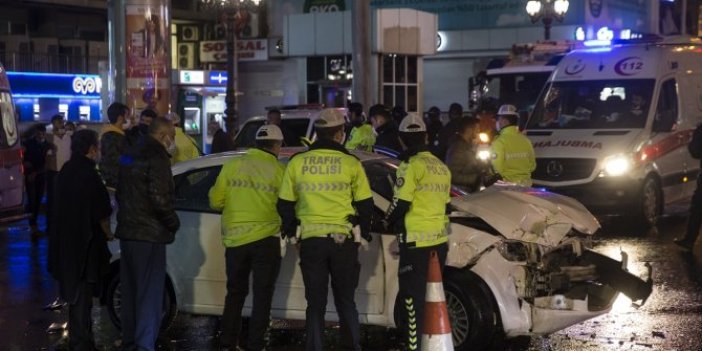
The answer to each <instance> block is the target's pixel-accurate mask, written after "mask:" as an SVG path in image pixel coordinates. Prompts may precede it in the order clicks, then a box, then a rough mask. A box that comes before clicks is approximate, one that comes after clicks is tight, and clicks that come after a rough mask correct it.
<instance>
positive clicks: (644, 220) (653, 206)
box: [635, 177, 663, 228]
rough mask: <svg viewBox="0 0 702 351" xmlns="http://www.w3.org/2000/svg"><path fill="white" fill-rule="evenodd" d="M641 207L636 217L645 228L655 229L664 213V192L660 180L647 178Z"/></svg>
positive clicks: (644, 183) (640, 198)
mask: <svg viewBox="0 0 702 351" xmlns="http://www.w3.org/2000/svg"><path fill="white" fill-rule="evenodd" d="M639 200H640V202H639V205H638V209H637V210H636V211H637V213H636V214H635V217H637V219H638V220H639V222H638V223H641V224H642V225H643V226H644V227H646V228H650V227H654V226H655V225H656V224H657V223H658V219H660V217H661V214H662V213H663V192H662V191H661V186H660V183H659V182H658V180H657V179H656V178H654V177H646V179H645V180H644V182H643V185H642V186H641V193H640V195H639Z"/></svg>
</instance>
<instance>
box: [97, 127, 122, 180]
mask: <svg viewBox="0 0 702 351" xmlns="http://www.w3.org/2000/svg"><path fill="white" fill-rule="evenodd" d="M126 149H127V138H126V136H124V135H123V134H120V133H117V132H107V133H105V134H103V135H102V137H100V152H101V153H102V156H101V157H100V163H99V167H100V174H101V175H102V179H103V180H104V181H105V185H107V186H109V187H111V188H115V189H116V188H117V180H118V178H119V158H120V157H122V155H124V152H125V151H126Z"/></svg>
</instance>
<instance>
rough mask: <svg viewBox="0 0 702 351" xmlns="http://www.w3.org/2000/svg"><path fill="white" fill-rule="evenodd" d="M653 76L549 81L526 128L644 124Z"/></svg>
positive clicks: (621, 126) (635, 125) (649, 102)
mask: <svg viewBox="0 0 702 351" xmlns="http://www.w3.org/2000/svg"><path fill="white" fill-rule="evenodd" d="M654 83H655V81H654V80H653V79H627V80H591V81H571V82H552V83H550V84H549V85H548V86H547V87H546V89H545V90H544V92H543V94H542V95H541V96H540V98H539V101H538V102H537V103H536V106H535V108H534V113H533V114H532V116H531V118H530V119H529V122H528V124H527V129H618V128H621V129H633V128H643V127H644V126H645V124H646V117H647V116H648V109H649V107H650V106H651V96H652V92H653V86H654Z"/></svg>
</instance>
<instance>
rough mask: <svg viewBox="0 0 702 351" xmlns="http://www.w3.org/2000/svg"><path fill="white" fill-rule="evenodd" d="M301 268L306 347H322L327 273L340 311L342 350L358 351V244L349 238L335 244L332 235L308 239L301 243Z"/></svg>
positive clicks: (313, 348) (319, 348) (310, 350)
mask: <svg viewBox="0 0 702 351" xmlns="http://www.w3.org/2000/svg"><path fill="white" fill-rule="evenodd" d="M300 268H301V270H302V279H303V281H304V282H305V299H306V300H307V311H306V318H307V321H306V325H305V329H306V331H307V342H306V346H305V349H306V350H308V351H312V350H314V351H318V350H323V349H324V343H323V340H322V338H323V333H324V315H325V313H326V311H327V293H328V285H329V276H330V275H331V287H332V293H333V294H334V304H335V305H336V311H337V313H338V314H339V325H340V329H341V345H340V347H341V348H342V349H346V350H360V349H361V346H360V325H359V323H358V311H357V310H356V302H355V301H354V295H355V292H356V287H358V275H359V273H360V271H361V265H360V264H359V263H358V244H356V243H354V242H353V240H352V239H350V238H349V239H347V240H346V241H344V242H343V243H340V244H337V243H335V242H334V239H332V238H326V237H324V238H308V239H304V240H302V242H301V243H300Z"/></svg>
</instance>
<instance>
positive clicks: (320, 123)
mask: <svg viewBox="0 0 702 351" xmlns="http://www.w3.org/2000/svg"><path fill="white" fill-rule="evenodd" d="M344 123H346V119H344V114H342V113H341V111H339V110H337V109H335V108H325V109H324V110H322V112H320V113H319V118H317V120H316V121H314V126H315V127H316V128H331V127H337V126H340V125H344Z"/></svg>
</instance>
